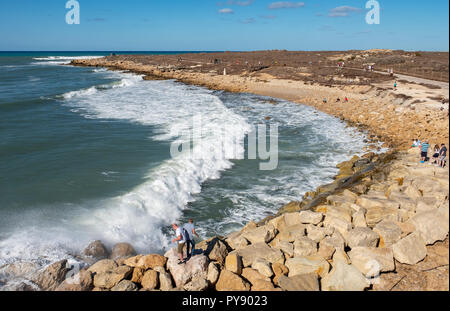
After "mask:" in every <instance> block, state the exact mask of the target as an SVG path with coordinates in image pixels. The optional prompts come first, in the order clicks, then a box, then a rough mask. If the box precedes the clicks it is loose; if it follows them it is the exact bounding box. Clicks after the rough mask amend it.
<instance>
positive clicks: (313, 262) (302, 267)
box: [285, 256, 330, 277]
mask: <svg viewBox="0 0 450 311" xmlns="http://www.w3.org/2000/svg"><path fill="white" fill-rule="evenodd" d="M285 265H286V267H287V268H288V269H289V277H292V276H295V275H301V274H308V273H313V272H315V273H317V274H318V275H319V276H320V277H324V276H325V275H327V274H328V271H329V270H330V264H329V263H328V262H327V261H326V260H324V259H323V258H321V257H318V256H312V257H296V258H290V259H288V260H287V261H286V264H285Z"/></svg>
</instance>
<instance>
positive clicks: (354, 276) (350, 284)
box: [321, 260, 370, 291]
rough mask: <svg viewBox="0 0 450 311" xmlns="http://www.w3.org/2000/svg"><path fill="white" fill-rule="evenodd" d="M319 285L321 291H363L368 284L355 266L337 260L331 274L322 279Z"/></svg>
mask: <svg viewBox="0 0 450 311" xmlns="http://www.w3.org/2000/svg"><path fill="white" fill-rule="evenodd" d="M321 285H322V290H323V291H363V290H364V289H366V288H368V287H369V286H370V282H369V280H368V279H367V278H365V277H364V275H362V273H361V272H360V271H359V270H358V269H357V268H356V267H355V266H353V265H348V264H347V263H345V262H344V261H342V260H338V261H336V262H335V263H334V266H333V269H332V270H331V272H330V273H329V274H328V275H326V276H325V277H323V278H322V280H321Z"/></svg>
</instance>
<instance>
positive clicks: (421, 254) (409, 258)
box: [392, 232, 427, 265]
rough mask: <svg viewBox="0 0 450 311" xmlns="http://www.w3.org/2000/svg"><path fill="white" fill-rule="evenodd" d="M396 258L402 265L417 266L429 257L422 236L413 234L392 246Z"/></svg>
mask: <svg viewBox="0 0 450 311" xmlns="http://www.w3.org/2000/svg"><path fill="white" fill-rule="evenodd" d="M392 251H393V252H394V258H395V259H396V260H397V261H398V262H401V263H404V264H408V265H415V264H416V263H418V262H419V261H422V260H423V259H424V258H425V257H426V256H427V247H426V245H425V241H424V240H423V238H422V236H421V235H420V234H419V233H417V232H413V233H411V234H410V235H408V236H407V237H404V238H403V239H401V240H400V241H398V242H397V243H395V244H394V245H393V246H392Z"/></svg>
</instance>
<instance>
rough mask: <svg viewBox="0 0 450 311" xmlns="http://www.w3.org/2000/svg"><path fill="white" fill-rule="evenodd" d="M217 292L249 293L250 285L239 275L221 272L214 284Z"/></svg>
mask: <svg viewBox="0 0 450 311" xmlns="http://www.w3.org/2000/svg"><path fill="white" fill-rule="evenodd" d="M216 290H217V291H250V284H249V283H248V282H247V281H245V280H244V279H242V278H241V277H240V276H239V275H237V274H234V273H233V272H230V271H228V270H222V272H221V273H220V277H219V280H218V281H217V284H216Z"/></svg>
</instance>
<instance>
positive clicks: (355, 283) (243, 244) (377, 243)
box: [0, 59, 449, 291]
mask: <svg viewBox="0 0 450 311" xmlns="http://www.w3.org/2000/svg"><path fill="white" fill-rule="evenodd" d="M72 64H73V65H79V66H101V67H107V68H110V69H114V70H130V71H133V72H136V73H141V74H146V75H147V79H153V78H158V79H160V78H164V79H173V78H176V79H177V80H180V81H182V82H185V83H191V84H196V85H203V86H207V87H210V88H217V89H225V90H227V91H237V92H249V91H252V90H249V88H248V87H247V86H246V85H245V84H241V85H239V84H236V83H235V84H234V85H235V86H234V87H230V88H228V87H224V85H216V86H214V85H212V84H211V83H205V82H203V84H202V83H200V82H199V81H198V79H199V78H198V77H199V76H198V74H196V75H195V78H193V76H192V75H191V74H190V73H174V72H173V71H161V70H160V69H157V68H150V67H148V68H147V67H145V68H143V66H140V65H139V64H133V63H116V62H111V61H108V60H107V59H96V60H79V61H74V62H73V63H72ZM158 70H159V71H158ZM180 75H181V76H180ZM176 76H178V77H176ZM231 79H235V80H239V79H240V78H239V77H237V76H236V77H231ZM202 81H205V77H203V80H202ZM235 82H236V81H235ZM262 95H268V94H262ZM322 95H323V94H321V93H319V94H318V95H316V96H315V97H314V98H310V101H309V102H308V101H307V100H306V101H305V102H306V103H310V104H311V105H313V106H315V105H320V104H318V103H317V101H318V98H320V97H322ZM285 98H286V96H285ZM296 100H298V99H296ZM314 102H316V103H314ZM327 109H331V108H326V109H324V107H323V106H321V110H327ZM340 113H342V110H340V111H339V110H337V111H335V113H334V115H338V116H340V117H341V118H342V119H344V120H346V121H350V122H355V124H361V125H360V126H361V127H363V128H366V129H367V127H369V129H372V130H374V132H373V134H372V138H374V139H376V138H378V139H382V140H383V139H384V140H385V141H387V142H388V145H389V146H390V147H396V146H398V145H400V146H401V148H392V149H391V150H390V151H389V152H387V153H385V154H375V153H370V152H369V153H367V154H365V155H364V156H363V157H361V158H358V157H354V158H353V159H351V160H350V161H347V162H344V163H341V164H339V165H338V167H339V169H340V172H339V174H338V175H337V176H336V178H335V181H334V182H333V183H331V184H329V185H324V186H321V187H319V188H318V189H316V191H314V192H310V193H307V194H305V196H304V198H303V200H302V201H299V202H291V203H290V204H288V205H286V206H284V207H283V208H282V209H281V210H280V211H279V213H278V214H277V215H275V216H271V217H268V218H266V219H264V220H262V221H260V222H258V223H256V222H251V223H249V224H247V225H246V226H245V227H244V228H243V229H242V230H240V231H238V232H234V233H232V234H229V235H228V236H225V237H213V238H211V239H208V240H206V241H203V242H201V243H199V244H197V245H196V249H197V251H196V255H195V256H194V257H193V258H191V260H189V261H188V262H187V263H186V264H185V265H178V258H177V255H176V253H175V249H171V250H169V251H168V252H167V253H166V254H164V255H159V254H150V255H137V254H136V252H135V251H134V249H133V247H132V246H131V245H129V244H126V243H120V244H117V245H115V246H114V247H113V248H112V250H107V249H106V247H105V246H104V245H103V244H102V243H101V242H100V241H95V242H93V243H92V244H91V245H89V246H88V247H87V248H86V250H85V251H84V252H83V256H85V257H86V258H89V260H88V261H90V263H91V265H89V266H86V267H84V268H82V269H81V271H80V272H79V273H75V274H74V273H73V270H72V272H71V271H70V270H69V269H70V267H69V266H70V265H68V263H67V261H66V260H64V261H61V262H58V263H55V264H52V265H50V266H49V267H47V268H46V269H44V270H43V271H40V272H39V273H37V274H34V276H33V278H31V279H29V280H28V281H24V282H21V283H20V284H16V285H15V288H13V289H15V290H56V291H91V290H93V291H138V290H141V291H153V290H161V291H171V290H186V291H205V290H216V291H319V290H322V291H350V290H351V291H362V290H382V291H389V290H448V289H449V288H448V281H449V268H448V261H449V260H448V255H449V249H448V232H449V182H448V177H449V170H448V168H445V169H442V168H438V167H434V166H430V165H428V164H426V165H425V164H420V163H419V160H418V159H419V155H418V152H419V151H418V150H417V149H409V150H408V148H406V144H405V143H404V142H401V143H400V142H399V140H398V136H391V135H385V133H384V132H383V131H380V129H378V128H377V127H375V128H371V127H370V124H367V123H370V122H362V123H358V122H356V121H355V120H354V119H353V118H347V117H346V113H342V115H339V114H340ZM356 113H358V112H357V111H356ZM397 130H401V129H398V128H397ZM403 134H404V133H403ZM447 137H448V136H447ZM408 138H409V137H408ZM440 138H441V137H438V138H435V139H436V140H438V139H440ZM438 142H439V141H436V143H438ZM28 269H31V268H30V267H28ZM26 270H27V267H26V266H20V264H12V265H9V266H6V267H2V268H0V273H6V274H7V273H9V274H10V275H15V274H16V275H18V274H20V272H23V271H26ZM19 276H20V275H19ZM22 276H23V274H22ZM7 285H8V284H6V286H7Z"/></svg>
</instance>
